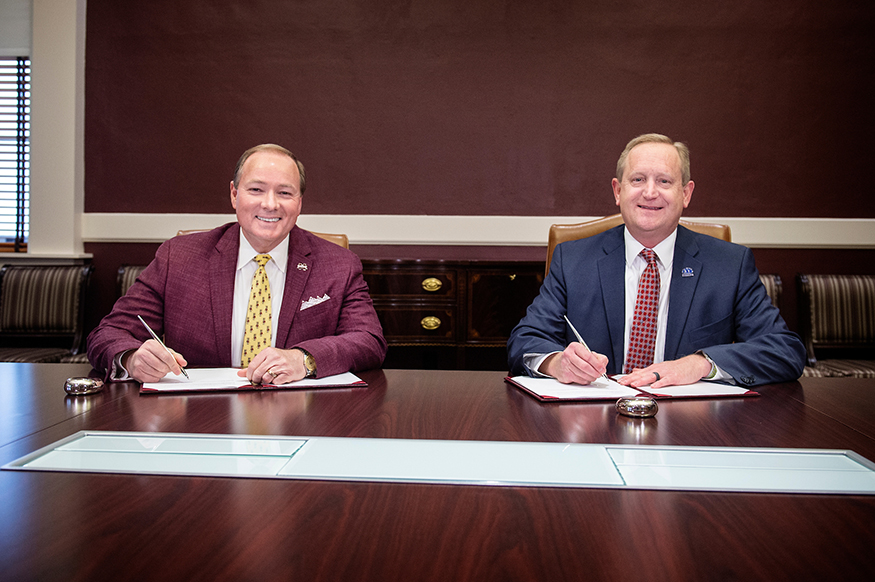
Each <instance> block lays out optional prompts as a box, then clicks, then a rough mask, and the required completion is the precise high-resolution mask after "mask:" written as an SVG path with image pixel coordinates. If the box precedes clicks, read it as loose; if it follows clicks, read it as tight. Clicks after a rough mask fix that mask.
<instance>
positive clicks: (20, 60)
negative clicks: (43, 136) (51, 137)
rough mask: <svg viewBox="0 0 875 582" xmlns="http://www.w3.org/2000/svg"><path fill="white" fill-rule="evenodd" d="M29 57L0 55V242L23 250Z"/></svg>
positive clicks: (27, 199)
mask: <svg viewBox="0 0 875 582" xmlns="http://www.w3.org/2000/svg"><path fill="white" fill-rule="evenodd" d="M29 202H30V59H28V58H27V57H17V58H0V243H5V244H3V246H4V247H11V248H6V249H4V250H13V251H16V252H18V251H24V250H26V248H27V247H26V243H27V237H28V233H29V229H28V223H29V219H30V203H29Z"/></svg>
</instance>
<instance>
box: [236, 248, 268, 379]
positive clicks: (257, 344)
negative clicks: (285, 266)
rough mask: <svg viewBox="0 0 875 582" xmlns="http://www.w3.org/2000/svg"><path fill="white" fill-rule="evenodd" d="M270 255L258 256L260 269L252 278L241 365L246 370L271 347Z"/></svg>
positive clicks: (256, 260)
mask: <svg viewBox="0 0 875 582" xmlns="http://www.w3.org/2000/svg"><path fill="white" fill-rule="evenodd" d="M269 260H270V255H256V257H255V262H256V263H258V268H257V269H256V270H255V275H253V277H252V291H251V292H250V293H249V307H248V308H247V309H246V333H245V334H244V335H243V355H242V357H241V358H240V364H241V365H242V366H243V367H244V368H245V367H247V366H248V365H249V362H251V361H252V358H254V357H255V356H256V354H258V352H260V351H261V350H263V349H264V348H266V347H269V346H270V282H269V281H268V280H267V271H265V270H264V266H265V265H266V264H267V262H268V261H269Z"/></svg>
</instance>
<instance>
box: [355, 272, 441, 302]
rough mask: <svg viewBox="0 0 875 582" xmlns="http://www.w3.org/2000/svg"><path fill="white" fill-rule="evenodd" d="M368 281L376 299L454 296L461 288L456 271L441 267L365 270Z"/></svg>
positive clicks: (428, 298)
mask: <svg viewBox="0 0 875 582" xmlns="http://www.w3.org/2000/svg"><path fill="white" fill-rule="evenodd" d="M364 277H365V281H366V282H367V283H368V289H369V291H370V294H371V297H372V298H373V299H374V301H377V300H378V299H381V298H388V297H390V298H392V299H393V300H400V299H422V300H430V299H435V298H448V299H451V300H452V299H455V297H456V293H457V288H458V275H457V273H456V271H453V270H450V271H441V270H427V269H421V270H420V269H416V270H395V269H391V270H390V269H387V270H369V269H365V270H364Z"/></svg>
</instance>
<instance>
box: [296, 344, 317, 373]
mask: <svg viewBox="0 0 875 582" xmlns="http://www.w3.org/2000/svg"><path fill="white" fill-rule="evenodd" d="M297 349H299V350H301V352H303V354H304V367H305V368H307V374H306V375H305V376H304V378H315V377H316V358H314V357H313V354H311V353H310V352H308V351H307V350H303V349H301V348H297Z"/></svg>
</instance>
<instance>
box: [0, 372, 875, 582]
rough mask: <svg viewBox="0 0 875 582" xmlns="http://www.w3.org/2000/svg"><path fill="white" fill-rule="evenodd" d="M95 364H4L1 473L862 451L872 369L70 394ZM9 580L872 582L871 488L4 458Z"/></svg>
mask: <svg viewBox="0 0 875 582" xmlns="http://www.w3.org/2000/svg"><path fill="white" fill-rule="evenodd" d="M90 372H91V370H90V367H89V366H87V365H79V364H11V363H2V364H0V465H4V464H7V463H10V462H11V461H14V460H15V459H18V458H20V457H22V456H24V455H26V454H29V453H31V452H33V451H36V450H38V449H40V448H42V447H45V446H48V445H50V444H52V443H54V442H56V441H58V440H60V439H63V438H65V437H68V436H70V435H73V434H75V433H77V432H78V431H144V432H159V433H201V434H220V435H221V434H246V435H299V436H310V437H355V438H392V439H446V440H453V441H458V440H462V441H510V442H537V443H541V442H544V443H604V444H624V445H660V446H706V447H778V448H802V449H840V450H852V451H855V452H856V453H858V454H860V455H862V456H863V457H866V458H867V459H869V460H875V380H872V379H855V378H840V379H819V378H803V379H801V380H800V381H798V382H790V383H784V384H775V385H770V386H763V387H760V388H759V389H758V390H759V392H760V394H761V395H760V396H759V397H752V398H721V399H684V400H680V399H678V400H668V401H661V402H660V407H659V412H658V414H657V415H656V416H655V417H653V418H649V419H635V418H629V417H625V416H621V415H618V414H617V412H616V411H615V408H614V404H613V402H588V403H561V404H560V403H542V402H539V401H537V400H535V399H534V398H532V397H531V396H529V395H527V394H526V393H524V392H522V391H521V390H519V389H518V388H516V387H514V386H512V385H510V384H508V383H506V382H505V381H504V377H505V374H504V373H502V372H483V371H479V372H474V371H419V370H372V371H367V372H361V373H359V376H360V377H361V378H362V379H363V380H365V381H366V382H367V383H368V387H366V388H343V389H326V390H307V391H301V390H281V391H258V392H222V393H212V394H175V395H172V394H163V395H157V396H155V395H141V394H140V393H139V390H138V385H137V384H136V383H131V382H127V383H114V384H108V385H107V386H106V388H105V389H104V391H103V392H101V393H99V394H95V395H90V396H79V397H73V396H68V395H66V394H65V392H64V390H63V386H64V381H65V379H66V378H67V377H71V376H85V375H88V374H89V373H90ZM0 534H2V542H0V579H3V580H285V579H300V580H338V579H343V580H346V579H349V580H400V579H403V580H442V581H444V580H578V579H579V580H583V579H609V580H705V579H707V580H741V579H745V580H751V579H757V580H763V579H768V580H784V579H785V580H810V579H815V580H816V579H826V578H830V579H832V578H836V579H872V576H873V574H875V496H871V495H833V494H798V493H794V494H784V493H780V494H778V493H741V492H713V491H672V490H628V489H622V490H620V489H611V488H573V487H572V488H569V487H521V486H502V485H494V486H483V485H478V486H473V485H450V484H416V483H377V482H356V481H325V480H301V479H249V478H228V477H200V476H199V477H192V476H161V475H139V474H137V475H131V474H103V473H72V472H35V471H9V470H4V471H0Z"/></svg>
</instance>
